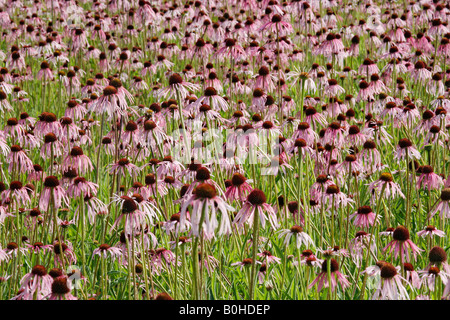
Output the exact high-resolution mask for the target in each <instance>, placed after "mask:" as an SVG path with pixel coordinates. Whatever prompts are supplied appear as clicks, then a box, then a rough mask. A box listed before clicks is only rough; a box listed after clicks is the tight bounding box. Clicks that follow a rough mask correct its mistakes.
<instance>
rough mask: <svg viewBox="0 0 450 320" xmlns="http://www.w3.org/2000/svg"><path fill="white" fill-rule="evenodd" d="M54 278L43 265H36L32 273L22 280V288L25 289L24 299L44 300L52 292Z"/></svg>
mask: <svg viewBox="0 0 450 320" xmlns="http://www.w3.org/2000/svg"><path fill="white" fill-rule="evenodd" d="M52 282H53V278H52V277H51V276H50V275H49V274H48V273H47V269H46V268H45V267H44V266H42V265H35V266H34V267H33V268H32V269H31V272H30V273H27V274H26V275H24V276H23V277H22V279H21V280H20V290H24V294H23V296H22V299H23V300H34V299H36V300H42V299H43V298H44V297H46V296H47V295H48V294H50V292H51V287H52Z"/></svg>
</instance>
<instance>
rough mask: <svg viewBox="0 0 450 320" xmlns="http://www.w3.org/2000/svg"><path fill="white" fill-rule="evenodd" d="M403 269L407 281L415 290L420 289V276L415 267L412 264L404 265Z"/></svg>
mask: <svg viewBox="0 0 450 320" xmlns="http://www.w3.org/2000/svg"><path fill="white" fill-rule="evenodd" d="M403 269H404V270H405V273H406V276H405V279H406V281H408V282H409V283H410V284H411V286H412V287H413V288H416V289H420V285H421V281H420V277H419V274H418V273H417V271H416V270H414V266H413V265H412V264H411V263H408V262H406V263H404V264H403Z"/></svg>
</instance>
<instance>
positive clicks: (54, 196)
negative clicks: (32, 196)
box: [39, 176, 69, 211]
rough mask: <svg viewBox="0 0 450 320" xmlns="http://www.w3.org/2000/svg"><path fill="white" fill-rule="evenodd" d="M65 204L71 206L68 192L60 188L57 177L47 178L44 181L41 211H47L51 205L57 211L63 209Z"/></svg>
mask: <svg viewBox="0 0 450 320" xmlns="http://www.w3.org/2000/svg"><path fill="white" fill-rule="evenodd" d="M63 202H64V203H65V204H66V206H69V202H68V199H67V196H66V191H65V190H64V189H63V188H62V187H61V186H60V183H59V180H58V178H57V177H55V176H47V177H46V178H45V179H44V188H43V191H42V192H41V195H40V199H39V209H40V210H42V211H47V210H48V208H49V205H51V206H52V207H53V209H54V210H56V209H58V208H59V207H61V204H62V203H63Z"/></svg>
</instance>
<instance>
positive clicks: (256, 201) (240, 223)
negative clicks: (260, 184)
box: [233, 189, 278, 229]
mask: <svg viewBox="0 0 450 320" xmlns="http://www.w3.org/2000/svg"><path fill="white" fill-rule="evenodd" d="M255 214H257V215H259V221H260V224H261V226H262V227H263V228H264V227H265V225H266V220H269V222H270V224H271V226H272V228H273V229H276V228H277V227H278V222H277V217H276V215H275V211H274V209H273V208H272V206H270V205H269V204H268V203H266V196H265V194H264V192H262V191H261V190H259V189H253V191H252V192H250V193H249V195H248V196H247V201H246V202H245V203H244V205H243V206H242V208H241V210H240V211H239V212H238V214H237V215H236V217H235V219H234V221H233V224H234V225H236V226H237V227H238V228H241V229H243V228H244V224H245V223H246V222H247V223H248V224H249V226H250V227H252V225H253V220H254V218H255Z"/></svg>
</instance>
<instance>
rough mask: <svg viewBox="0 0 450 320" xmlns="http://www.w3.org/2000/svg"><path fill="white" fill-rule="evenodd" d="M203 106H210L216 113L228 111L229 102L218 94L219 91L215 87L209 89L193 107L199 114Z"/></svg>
mask: <svg viewBox="0 0 450 320" xmlns="http://www.w3.org/2000/svg"><path fill="white" fill-rule="evenodd" d="M202 104H208V105H210V106H211V108H212V109H214V110H215V111H219V110H221V111H227V110H228V107H229V105H228V102H227V101H226V100H225V99H224V98H222V97H221V96H219V95H218V94H217V90H216V89H214V88H213V87H207V88H206V89H205V92H204V94H203V96H201V97H199V98H198V99H197V100H196V101H195V102H194V103H193V104H192V105H191V107H192V108H193V111H194V112H198V111H199V109H200V107H201V105H202Z"/></svg>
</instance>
